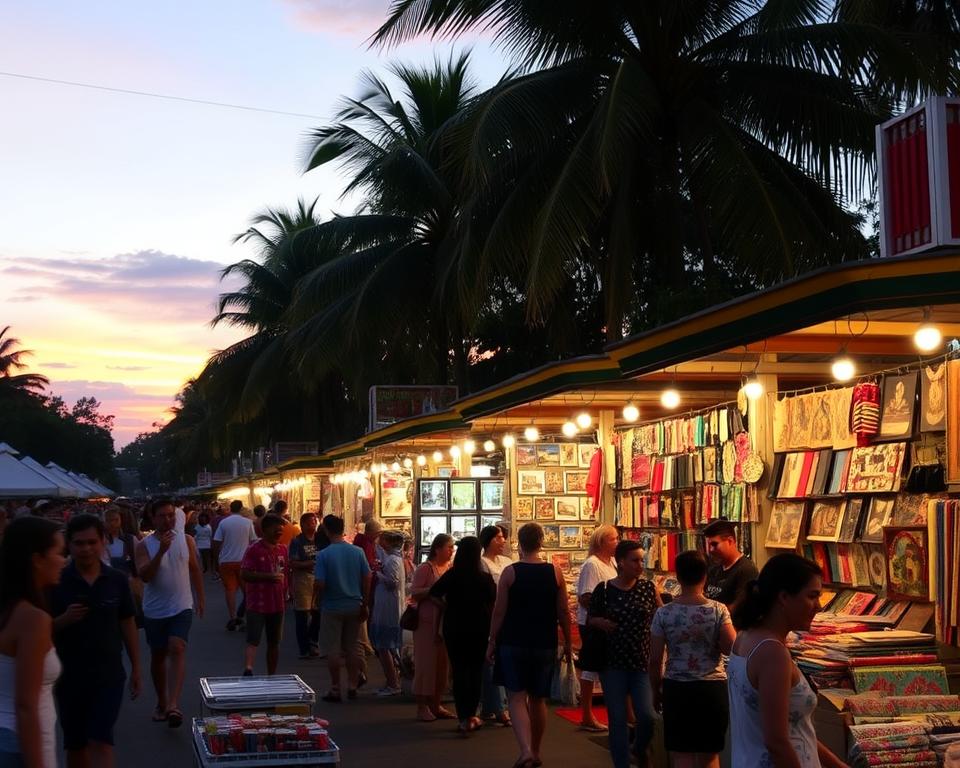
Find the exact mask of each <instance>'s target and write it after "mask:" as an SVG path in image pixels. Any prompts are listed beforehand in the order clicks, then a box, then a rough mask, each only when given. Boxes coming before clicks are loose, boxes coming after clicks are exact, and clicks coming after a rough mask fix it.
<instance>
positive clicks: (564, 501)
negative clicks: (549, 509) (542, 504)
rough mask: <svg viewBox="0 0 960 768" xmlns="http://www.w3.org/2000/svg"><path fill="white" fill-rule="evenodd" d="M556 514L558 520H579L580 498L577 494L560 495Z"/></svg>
mask: <svg viewBox="0 0 960 768" xmlns="http://www.w3.org/2000/svg"><path fill="white" fill-rule="evenodd" d="M554 514H555V515H556V517H555V519H556V520H579V519H580V500H579V499H578V498H577V497H576V496H560V497H559V498H557V500H556V508H555V511H554Z"/></svg>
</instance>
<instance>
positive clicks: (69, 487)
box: [20, 456, 86, 499]
mask: <svg viewBox="0 0 960 768" xmlns="http://www.w3.org/2000/svg"><path fill="white" fill-rule="evenodd" d="M20 463H21V464H23V465H25V466H27V467H30V469H32V470H33V471H34V472H36V473H37V474H38V475H43V477H45V478H47V480H49V481H50V482H51V483H53V484H54V485H56V486H57V488H59V489H60V492H59V493H56V494H53V495H54V496H61V497H64V498H71V499H75V498H78V497H80V498H83V496H84V495H85V493H86V492H85V491H81V490H80V488H79V486H78V484H77V483H74V482H72V481H70V482H68V480H69V478H68V477H67V476H66V475H62V476H60V477H58V476H57V475H56V474H55V473H54V471H53V470H52V469H48V468H47V467H45V466H43V464H41V463H40V462H39V461H37V460H36V459H34V458H31V457H30V456H24V457H23V458H21V459H20Z"/></svg>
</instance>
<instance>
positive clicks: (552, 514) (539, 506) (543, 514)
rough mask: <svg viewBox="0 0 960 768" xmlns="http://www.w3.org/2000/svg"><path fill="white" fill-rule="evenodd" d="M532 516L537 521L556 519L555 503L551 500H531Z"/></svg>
mask: <svg viewBox="0 0 960 768" xmlns="http://www.w3.org/2000/svg"><path fill="white" fill-rule="evenodd" d="M533 516H534V517H535V518H536V519H537V520H554V519H556V503H555V502H554V500H553V499H552V498H549V497H547V498H543V497H541V498H538V499H534V500H533Z"/></svg>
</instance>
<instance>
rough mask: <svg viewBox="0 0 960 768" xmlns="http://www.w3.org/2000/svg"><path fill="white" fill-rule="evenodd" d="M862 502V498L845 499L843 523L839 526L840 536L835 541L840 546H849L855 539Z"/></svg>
mask: <svg viewBox="0 0 960 768" xmlns="http://www.w3.org/2000/svg"><path fill="white" fill-rule="evenodd" d="M863 501H864V500H863V497H862V496H857V497H854V498H851V499H847V505H846V508H845V509H844V511H843V522H842V523H841V524H840V536H839V538H838V539H837V541H839V542H841V543H842V544H850V543H852V542H853V541H854V540H855V539H856V538H857V531H858V530H859V528H860V515H861V513H862V512H863Z"/></svg>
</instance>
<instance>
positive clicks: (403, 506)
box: [380, 468, 414, 517]
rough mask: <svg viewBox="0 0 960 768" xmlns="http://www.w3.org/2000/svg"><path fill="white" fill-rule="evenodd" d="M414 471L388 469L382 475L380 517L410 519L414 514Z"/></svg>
mask: <svg viewBox="0 0 960 768" xmlns="http://www.w3.org/2000/svg"><path fill="white" fill-rule="evenodd" d="M413 486H414V480H413V470H412V469H406V468H401V469H398V470H393V469H388V470H387V471H386V472H381V473H380V517H410V516H411V515H412V514H413Z"/></svg>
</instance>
